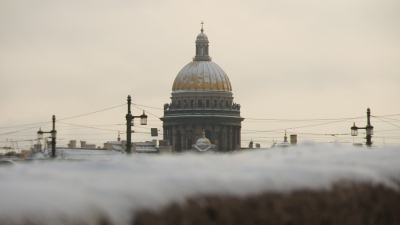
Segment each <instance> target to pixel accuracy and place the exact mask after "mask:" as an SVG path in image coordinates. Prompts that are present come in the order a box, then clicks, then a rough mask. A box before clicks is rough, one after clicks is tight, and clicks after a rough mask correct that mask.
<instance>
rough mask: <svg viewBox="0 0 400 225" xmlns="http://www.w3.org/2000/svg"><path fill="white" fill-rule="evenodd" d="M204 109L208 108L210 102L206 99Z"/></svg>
mask: <svg viewBox="0 0 400 225" xmlns="http://www.w3.org/2000/svg"><path fill="white" fill-rule="evenodd" d="M206 108H210V100H209V99H206Z"/></svg>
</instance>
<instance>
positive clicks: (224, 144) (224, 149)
mask: <svg viewBox="0 0 400 225" xmlns="http://www.w3.org/2000/svg"><path fill="white" fill-rule="evenodd" d="M225 131H226V129H225V126H222V125H221V131H220V132H221V140H220V142H221V149H220V151H222V152H224V151H226V140H225V136H226V134H225Z"/></svg>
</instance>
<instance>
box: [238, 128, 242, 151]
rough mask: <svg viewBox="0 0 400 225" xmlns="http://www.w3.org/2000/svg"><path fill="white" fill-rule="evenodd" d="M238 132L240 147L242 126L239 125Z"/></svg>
mask: <svg viewBox="0 0 400 225" xmlns="http://www.w3.org/2000/svg"><path fill="white" fill-rule="evenodd" d="M238 132H239V134H238V135H239V138H238V144H239V147H240V148H242V126H239V129H238Z"/></svg>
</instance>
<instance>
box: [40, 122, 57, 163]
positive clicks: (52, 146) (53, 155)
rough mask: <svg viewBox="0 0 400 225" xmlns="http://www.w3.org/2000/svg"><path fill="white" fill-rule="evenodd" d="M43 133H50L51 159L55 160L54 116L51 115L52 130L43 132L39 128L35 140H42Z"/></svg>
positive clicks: (55, 135) (55, 133)
mask: <svg viewBox="0 0 400 225" xmlns="http://www.w3.org/2000/svg"><path fill="white" fill-rule="evenodd" d="M44 133H50V134H51V157H52V158H55V157H56V137H57V131H56V116H55V115H53V130H51V131H49V132H43V131H42V129H41V128H39V131H38V132H37V139H38V140H40V139H43V134H44Z"/></svg>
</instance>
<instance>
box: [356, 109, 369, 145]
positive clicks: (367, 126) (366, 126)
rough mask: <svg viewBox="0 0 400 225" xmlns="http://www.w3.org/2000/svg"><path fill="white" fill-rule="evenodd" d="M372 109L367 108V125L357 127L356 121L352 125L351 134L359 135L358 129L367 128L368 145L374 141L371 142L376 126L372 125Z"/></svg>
mask: <svg viewBox="0 0 400 225" xmlns="http://www.w3.org/2000/svg"><path fill="white" fill-rule="evenodd" d="M370 117H371V110H370V109H369V108H368V109H367V126H365V127H356V123H354V124H353V126H352V127H351V136H357V135H358V129H365V130H366V134H367V136H366V139H367V143H366V144H367V146H368V147H371V145H372V142H371V136H372V135H373V134H374V127H373V126H371V121H370Z"/></svg>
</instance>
